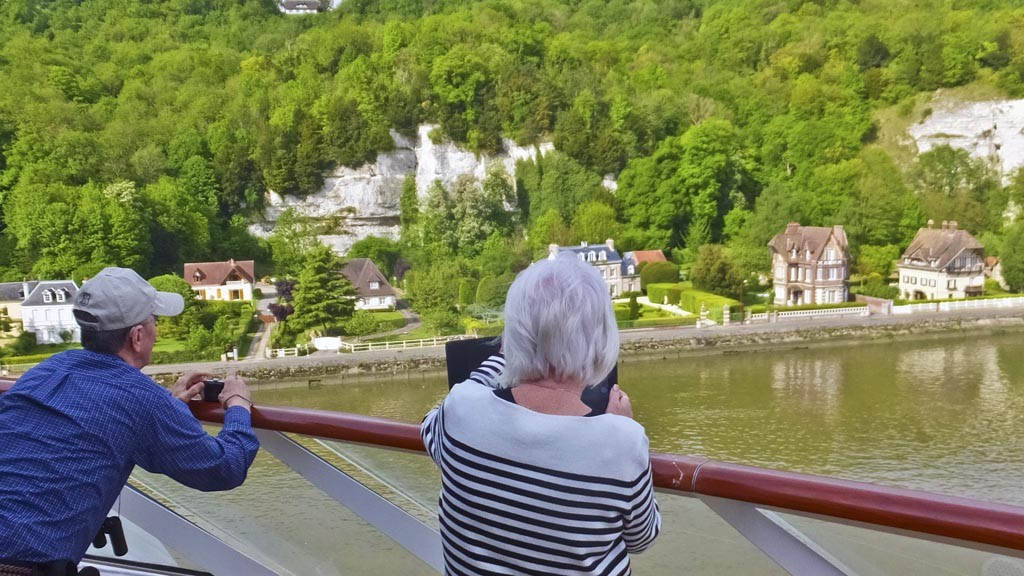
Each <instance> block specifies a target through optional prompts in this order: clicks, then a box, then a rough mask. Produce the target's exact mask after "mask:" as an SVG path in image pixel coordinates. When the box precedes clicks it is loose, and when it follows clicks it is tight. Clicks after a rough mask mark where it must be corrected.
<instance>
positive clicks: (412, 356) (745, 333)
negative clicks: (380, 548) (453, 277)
mask: <svg viewBox="0 0 1024 576" xmlns="http://www.w3.org/2000/svg"><path fill="white" fill-rule="evenodd" d="M994 312H995V311H993V310H972V311H962V312H956V313H942V314H939V313H935V314H922V315H919V316H917V315H915V316H888V317H855V318H835V319H814V320H803V321H790V322H779V323H775V324H770V323H763V324H744V325H732V326H715V327H711V328H694V327H689V326H688V327H679V328H660V329H640V330H627V331H623V332H622V333H621V342H622V343H621V347H620V350H621V359H622V360H623V361H627V362H628V361H630V359H632V358H649V357H652V356H653V357H657V356H665V357H668V356H682V355H693V354H724V353H739V352H742V351H755V350H765V349H772V348H786V347H790V348H792V347H801V348H803V347H812V346H845V345H851V344H855V343H857V342H878V341H885V340H890V341H896V340H906V339H912V338H933V337H952V338H955V337H967V336H970V335H977V336H982V335H986V334H998V333H1006V332H1022V333H1024V310H1020V311H1010V312H1006V311H1004V310H1000V311H998V313H999V316H992V314H993V313H994ZM187 370H202V371H208V372H212V373H215V374H224V373H225V372H227V371H229V370H235V371H236V372H237V373H238V374H240V375H242V376H244V377H246V378H247V379H250V380H252V381H254V382H272V381H275V380H281V379H301V378H316V377H319V376H325V375H342V376H345V377H352V378H353V379H357V378H358V379H362V378H375V377H379V376H383V375H394V374H399V373H415V372H424V371H426V372H443V371H444V370H445V360H444V347H441V346H438V347H433V348H419V349H406V350H375V351H372V352H358V353H351V354H334V353H318V354H314V355H311V356H304V357H298V358H276V359H267V360H251V361H243V362H205V363H193V364H160V365H152V366H147V367H146V368H145V370H144V371H145V372H146V373H147V374H150V375H151V376H153V377H154V378H155V379H156V380H157V381H159V382H161V383H165V384H166V383H169V382H171V381H173V380H174V379H175V378H176V377H177V376H178V375H180V374H181V373H183V372H185V371H187Z"/></svg>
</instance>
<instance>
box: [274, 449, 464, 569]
mask: <svg viewBox="0 0 1024 576" xmlns="http://www.w3.org/2000/svg"><path fill="white" fill-rule="evenodd" d="M256 435H257V436H258V437H259V439H260V447H261V448H263V449H264V450H266V451H267V452H270V453H271V454H273V456H274V457H275V458H277V459H278V460H280V461H281V462H283V463H284V464H285V465H286V466H288V467H289V468H291V469H292V470H294V471H295V472H297V473H298V474H299V475H301V476H302V477H303V478H305V479H306V480H308V481H309V482H310V483H311V484H313V485H314V486H316V487H317V488H319V489H320V490H322V491H323V492H324V493H325V494H327V495H328V496H330V497H331V498H334V499H335V500H336V501H337V502H338V503H340V504H341V505H342V506H344V507H346V508H348V509H349V510H351V511H352V512H353V513H355V514H356V515H357V516H359V517H360V518H362V519H363V520H365V521H366V522H368V523H369V524H371V525H372V526H373V527H374V528H376V529H377V530H379V531H380V532H381V533H382V534H384V535H386V536H388V537H389V538H391V539H392V540H394V541H395V542H396V543H398V544H399V545H400V546H402V547H403V548H405V549H406V550H408V551H409V552H410V553H412V554H413V555H414V556H416V557H417V558H419V559H420V560H422V561H423V562H425V563H426V564H427V565H429V566H430V567H431V568H433V569H434V570H437V571H438V572H443V571H444V558H443V556H442V553H441V536H440V535H439V534H438V533H437V532H436V531H434V530H433V529H431V528H430V527H429V526H427V525H426V524H424V523H422V522H420V521H419V520H418V519H416V518H415V517H414V516H412V515H411V514H409V513H408V512H406V511H405V510H402V509H401V508H399V507H398V506H396V505H394V504H392V503H391V502H390V501H388V500H387V499H386V498H384V497H382V496H381V495H379V494H377V493H376V492H374V491H373V490H370V489H369V488H367V487H366V486H363V485H362V484H360V483H359V482H357V481H356V480H355V479H353V478H352V477H351V476H349V475H348V474H345V473H344V472H342V471H341V470H338V469H337V468H335V467H334V466H332V465H330V464H329V463H328V462H326V461H325V460H324V459H323V458H320V457H319V456H317V455H316V454H314V453H312V452H310V451H309V450H307V449H306V448H305V447H303V446H301V445H300V444H298V443H297V442H295V441H294V440H292V439H290V438H288V437H287V436H285V435H284V434H283V433H281V432H274V431H271V430H261V429H257V430H256Z"/></svg>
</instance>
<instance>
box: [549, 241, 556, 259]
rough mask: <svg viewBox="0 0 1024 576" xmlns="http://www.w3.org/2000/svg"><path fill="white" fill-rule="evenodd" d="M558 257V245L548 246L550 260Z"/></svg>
mask: <svg viewBox="0 0 1024 576" xmlns="http://www.w3.org/2000/svg"><path fill="white" fill-rule="evenodd" d="M555 256H558V244H548V259H549V260H554V259H555Z"/></svg>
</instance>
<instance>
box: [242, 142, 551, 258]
mask: <svg viewBox="0 0 1024 576" xmlns="http://www.w3.org/2000/svg"><path fill="white" fill-rule="evenodd" d="M434 129H435V126H430V125H423V126H420V127H419V130H418V134H417V137H416V138H415V139H409V138H406V137H404V136H402V135H400V134H398V133H396V132H392V134H391V136H392V138H393V139H394V142H395V148H394V150H392V151H390V152H384V153H381V154H379V155H378V156H377V159H376V161H375V162H373V163H370V164H365V165H363V166H361V167H359V168H348V167H345V166H342V167H339V168H337V169H335V170H334V171H333V172H331V174H329V175H328V176H327V178H326V179H325V180H324V187H323V189H321V190H320V191H319V192H317V193H316V194H312V195H310V196H306V197H303V198H298V197H295V196H283V197H282V196H281V195H279V194H276V193H274V192H270V193H269V198H268V201H267V208H266V210H265V212H264V218H265V222H264V223H260V224H254V225H252V226H251V227H250V230H251V231H252V232H253V233H255V234H257V235H260V236H266V235H268V234H270V233H271V232H273V228H274V224H275V223H276V222H277V219H278V218H279V217H280V216H281V214H282V213H283V212H284V211H285V210H286V209H288V208H293V209H295V210H296V211H297V212H298V213H299V214H301V215H303V216H309V217H312V218H328V217H331V216H344V217H345V225H344V227H345V232H346V233H345V234H336V235H325V236H321V237H320V240H321V241H322V242H324V243H325V244H327V245H329V246H331V247H332V248H334V250H335V251H337V252H338V253H340V254H344V253H345V252H347V251H348V249H349V247H351V246H352V244H353V243H354V242H356V241H357V240H360V239H362V238H365V237H367V236H381V237H384V238H392V239H397V238H398V232H399V225H398V223H399V202H400V200H401V196H402V186H403V184H404V182H405V179H406V178H407V177H408V176H415V177H416V191H417V194H418V196H419V197H420V198H421V199H422V198H425V197H426V195H427V190H428V189H429V187H430V185H431V184H433V182H434V181H435V180H440V181H441V183H442V184H444V185H446V186H448V185H451V184H452V183H453V182H455V180H456V179H457V178H458V177H459V176H461V175H463V174H472V175H473V176H475V177H476V178H478V179H481V180H482V179H483V178H484V177H485V176H486V174H487V170H488V167H489V166H490V165H491V164H493V163H495V162H499V163H501V164H503V165H504V166H505V170H506V171H507V172H508V173H509V175H513V176H514V175H515V163H516V161H517V160H522V159H532V160H535V159H536V158H537V157H538V155H544V154H546V153H547V152H549V151H551V150H553V149H554V147H553V146H552V144H550V143H544V144H541V145H539V146H529V147H524V146H518V145H516V144H515V143H514V142H512V141H511V140H504V141H503V146H502V151H501V152H500V153H498V154H496V155H494V156H489V155H485V154H481V155H477V154H474V153H473V152H470V151H468V150H465V149H463V148H460V147H459V146H457V145H456V144H454V143H452V142H448V141H443V142H438V143H435V142H434V141H433V140H432V139H431V138H430V133H431V131H432V130H434Z"/></svg>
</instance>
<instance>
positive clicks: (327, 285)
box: [288, 246, 357, 332]
mask: <svg viewBox="0 0 1024 576" xmlns="http://www.w3.org/2000/svg"><path fill="white" fill-rule="evenodd" d="M342 265H343V264H342V261H341V259H340V258H339V257H338V256H337V255H335V254H334V252H333V251H332V250H331V249H330V248H328V247H327V246H317V247H315V248H313V249H312V250H311V251H310V253H309V256H308V258H307V259H306V263H305V266H303V268H302V272H300V273H299V281H298V283H297V284H296V285H295V293H294V299H293V300H292V305H293V306H294V307H295V313H294V314H293V315H292V316H291V318H290V319H289V320H288V321H289V322H290V323H291V324H292V325H293V326H294V327H296V328H298V329H300V330H302V329H308V328H314V327H321V328H323V330H324V332H327V331H328V329H329V326H331V325H337V324H339V323H341V322H342V321H344V320H347V319H348V318H350V317H351V316H352V313H353V311H354V310H355V298H356V296H357V292H356V289H355V287H354V286H352V283H351V282H349V281H348V278H346V277H345V275H344V274H342V273H341V268H342Z"/></svg>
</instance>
